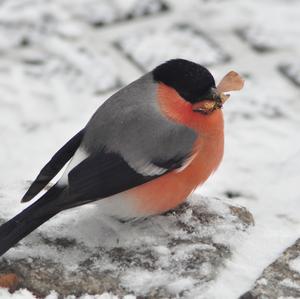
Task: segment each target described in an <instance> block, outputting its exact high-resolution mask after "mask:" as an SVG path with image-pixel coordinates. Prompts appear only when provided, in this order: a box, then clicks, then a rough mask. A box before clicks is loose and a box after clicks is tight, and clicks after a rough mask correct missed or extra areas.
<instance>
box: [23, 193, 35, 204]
mask: <svg viewBox="0 0 300 299" xmlns="http://www.w3.org/2000/svg"><path fill="white" fill-rule="evenodd" d="M32 198H33V196H32V194H28V192H26V193H25V194H24V195H23V197H22V199H21V202H28V201H30V200H32Z"/></svg>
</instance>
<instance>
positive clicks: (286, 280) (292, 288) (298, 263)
mask: <svg viewBox="0 0 300 299" xmlns="http://www.w3.org/2000/svg"><path fill="white" fill-rule="evenodd" d="M272 298H300V239H298V240H297V241H296V243H295V244H294V245H292V246H291V247H289V248H288V249H286V250H285V251H284V252H283V253H282V255H281V256H280V257H279V258H278V259H277V260H276V261H275V262H273V263H272V264H271V265H270V266H268V267H267V268H266V269H265V270H264V272H263V273H262V275H261V277H260V278H259V279H258V280H257V281H256V283H255V285H254V287H253V288H252V290H251V291H249V292H247V293H246V294H244V295H243V296H241V297H240V299H272Z"/></svg>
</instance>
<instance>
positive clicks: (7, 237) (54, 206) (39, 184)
mask: <svg viewBox="0 0 300 299" xmlns="http://www.w3.org/2000/svg"><path fill="white" fill-rule="evenodd" d="M232 82H233V83H232ZM242 85H243V81H242V79H241V77H239V75H238V74H237V73H235V72H233V71H232V72H230V73H229V75H226V76H225V77H224V78H223V80H222V81H221V83H220V84H219V85H218V87H216V83H215V79H214V77H213V75H212V74H211V73H210V71H209V70H208V69H207V68H206V67H204V66H202V65H200V64H198V63H195V62H192V61H189V60H186V59H182V58H175V59H171V60H168V61H166V62H164V63H162V64H160V65H158V66H157V67H155V68H154V69H153V70H152V71H150V72H148V73H146V74H144V75H143V76H141V77H140V78H139V79H137V80H136V81H134V82H132V83H130V84H129V85H127V86H125V87H124V88H122V89H120V90H119V91H117V92H116V93H115V94H113V95H112V96H111V97H110V98H108V99H107V100H106V101H105V102H104V104H102V105H101V106H100V107H99V108H98V109H97V110H96V112H95V113H94V114H93V116H92V117H91V119H90V120H89V121H88V122H87V124H86V125H85V127H84V128H83V129H82V130H80V131H79V132H78V133H77V134H76V135H74V136H73V137H72V138H71V139H70V140H69V141H68V142H67V143H66V144H65V145H64V146H62V148H60V149H59V150H58V151H57V152H56V153H55V154H54V155H53V157H52V158H51V159H50V161H49V162H48V163H47V164H46V165H45V166H44V167H43V168H42V169H41V171H40V173H39V174H38V176H37V177H36V179H35V180H34V181H33V182H32V184H31V185H30V187H29V188H28V190H27V192H26V193H25V195H24V196H23V198H22V200H21V201H22V202H28V201H30V200H32V199H33V198H35V197H36V196H37V195H39V193H40V192H41V191H42V190H45V188H46V187H47V186H49V183H50V182H51V181H52V180H53V178H54V177H55V176H56V175H57V174H58V173H59V172H60V171H61V170H62V169H63V167H65V166H66V167H65V171H64V173H63V175H62V176H61V178H59V179H58V181H57V182H56V183H55V184H53V186H52V187H51V188H49V187H48V190H47V191H46V192H45V193H44V194H43V195H42V196H40V198H39V199H37V200H36V201H35V202H33V204H32V205H30V206H28V207H27V208H26V209H24V210H23V211H22V212H20V213H19V214H18V215H16V216H15V217H14V218H12V219H11V220H9V221H7V222H6V223H4V224H2V226H1V227H0V256H2V255H3V254H4V253H5V252H7V251H8V250H9V249H10V248H11V247H13V246H14V245H16V243H18V242H19V241H20V240H21V239H23V238H24V237H26V236H27V235H28V234H30V233H31V232H32V231H33V230H35V229H36V228H38V227H39V226H40V225H42V224H43V223H44V222H46V221H48V220H49V219H50V218H52V217H54V216H55V215H57V214H58V213H59V212H61V211H64V210H67V209H70V208H74V207H78V206H81V205H84V204H88V203H92V202H97V203H96V204H97V205H98V206H99V209H100V210H101V211H102V212H103V215H108V216H109V217H115V218H117V219H120V220H122V219H123V220H126V219H132V218H141V217H147V216H151V215H155V214H161V213H164V212H166V211H169V210H171V209H173V208H175V207H177V206H178V205H180V204H181V203H183V202H184V201H186V199H187V198H188V196H189V195H190V194H191V193H192V192H193V191H194V190H195V189H196V188H197V187H198V186H200V185H202V184H203V183H204V182H205V181H206V180H207V179H208V178H209V177H210V175H211V174H212V173H213V172H214V171H215V170H216V169H217V168H218V166H219V164H220V162H221V160H222V157H223V151H224V120H223V112H222V109H221V108H222V106H223V104H224V102H225V101H226V100H227V98H228V97H229V95H228V94H225V93H224V92H223V91H228V90H230V89H231V90H239V89H241V88H242ZM222 89H223V91H222ZM226 89H227V90H226Z"/></svg>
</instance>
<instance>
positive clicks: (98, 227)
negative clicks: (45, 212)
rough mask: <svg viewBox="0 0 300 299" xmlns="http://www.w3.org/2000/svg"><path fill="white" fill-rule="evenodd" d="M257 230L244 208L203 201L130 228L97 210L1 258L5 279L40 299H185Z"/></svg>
mask: <svg viewBox="0 0 300 299" xmlns="http://www.w3.org/2000/svg"><path fill="white" fill-rule="evenodd" d="M252 224H253V219H252V215H251V214H250V213H249V212H248V211H247V210H246V209H244V208H242V207H238V206H232V205H229V204H226V203H225V202H223V201H221V200H218V199H216V198H202V197H200V196H198V195H194V196H193V197H192V198H191V199H190V200H189V202H188V203H185V204H183V205H182V206H181V207H179V208H177V209H176V210H174V211H171V212H168V213H166V214H164V215H159V216H153V217H150V218H148V219H144V220H139V221H134V222H125V223H121V222H119V221H117V220H113V219H109V218H108V219H105V220H103V221H102V218H101V213H100V212H99V211H97V204H94V205H92V206H86V207H82V208H78V209H74V210H71V211H68V212H65V213H62V214H61V215H59V216H57V217H55V218H54V219H53V220H51V221H49V222H48V223H47V224H45V225H43V226H42V227H41V228H40V229H38V230H37V231H35V232H34V233H32V234H31V235H30V236H28V237H27V238H26V239H25V240H23V241H22V242H21V243H20V244H19V245H18V246H17V247H15V248H13V249H11V250H10V251H9V252H8V253H7V254H5V255H4V257H2V258H1V259H0V273H2V274H5V273H14V274H16V275H17V277H18V278H19V287H23V288H24V287H25V288H27V289H28V290H30V291H32V292H33V293H34V294H36V295H39V296H46V295H48V294H49V293H50V291H51V290H55V291H56V292H57V293H58V294H61V295H64V296H68V295H76V296H81V295H82V294H85V293H87V294H102V293H104V292H107V291H109V292H111V293H113V294H114V295H116V296H124V295H128V294H134V295H137V296H146V297H147V298H174V297H175V296H178V297H183V296H185V295H187V294H188V293H189V291H190V290H192V289H193V288H195V287H199V286H201V287H202V288H205V287H206V285H207V284H208V283H209V282H210V281H211V280H214V279H215V277H216V276H217V275H218V271H219V270H220V268H221V267H222V266H223V265H224V262H225V261H226V260H227V259H228V258H230V256H231V252H232V248H234V247H235V246H237V245H238V244H239V242H240V241H241V238H242V236H243V235H244V234H245V231H246V230H247V229H248V227H249V226H251V225H252ZM70 228H72V229H70ZM101 298H102V297H101Z"/></svg>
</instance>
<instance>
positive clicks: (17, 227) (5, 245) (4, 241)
mask: <svg viewBox="0 0 300 299" xmlns="http://www.w3.org/2000/svg"><path fill="white" fill-rule="evenodd" d="M63 190H64V189H63V188H60V187H57V186H54V187H52V188H51V189H50V190H49V191H48V192H47V193H46V194H44V195H43V196H42V197H41V198H40V199H39V200H38V201H36V202H35V203H33V204H32V205H31V206H29V207H28V208H26V209H25V210H24V211H22V212H21V213H20V214H18V215H17V216H15V217H14V218H12V219H11V220H9V221H8V222H6V223H4V224H2V225H1V226H0V256H1V255H2V254H4V253H5V252H6V251H7V250H9V249H10V248H11V247H13V246H14V245H15V244H16V243H17V242H19V241H20V240H21V239H23V238H24V237H26V236H27V235H28V234H29V233H31V232H32V231H33V230H35V229H36V228H37V227H39V226H40V225H41V224H43V223H44V222H46V221H47V220H49V219H50V218H51V217H53V216H54V215H56V214H57V213H58V212H59V211H57V209H56V208H50V206H52V207H53V206H55V201H56V200H58V199H59V198H60V196H61V194H62V193H63Z"/></svg>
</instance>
